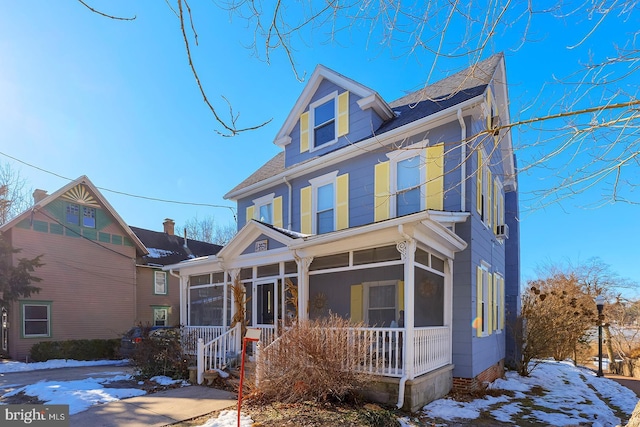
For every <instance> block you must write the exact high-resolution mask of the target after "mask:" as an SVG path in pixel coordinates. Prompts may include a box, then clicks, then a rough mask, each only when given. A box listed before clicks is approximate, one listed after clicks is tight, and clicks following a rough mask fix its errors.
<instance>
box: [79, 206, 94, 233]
mask: <svg viewBox="0 0 640 427" xmlns="http://www.w3.org/2000/svg"><path fill="white" fill-rule="evenodd" d="M82 226H83V227H89V228H96V209H95V208H90V207H87V206H83V207H82Z"/></svg>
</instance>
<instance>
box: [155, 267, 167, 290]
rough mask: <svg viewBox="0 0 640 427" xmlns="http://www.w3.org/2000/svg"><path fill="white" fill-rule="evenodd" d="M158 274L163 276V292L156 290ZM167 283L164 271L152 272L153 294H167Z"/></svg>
mask: <svg viewBox="0 0 640 427" xmlns="http://www.w3.org/2000/svg"><path fill="white" fill-rule="evenodd" d="M158 274H162V275H163V276H164V292H158V278H157V277H158ZM168 288H169V284H168V278H167V272H166V271H154V272H153V294H154V295H167V294H168V293H169V289H168Z"/></svg>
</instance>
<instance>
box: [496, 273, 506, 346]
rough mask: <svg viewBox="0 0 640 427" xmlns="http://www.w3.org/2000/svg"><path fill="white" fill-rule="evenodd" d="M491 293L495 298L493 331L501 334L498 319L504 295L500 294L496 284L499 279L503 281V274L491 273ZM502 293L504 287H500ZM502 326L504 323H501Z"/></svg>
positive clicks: (501, 311)
mask: <svg viewBox="0 0 640 427" xmlns="http://www.w3.org/2000/svg"><path fill="white" fill-rule="evenodd" d="M493 279H494V280H493V286H494V288H493V295H494V298H495V300H496V309H495V312H494V314H493V315H494V316H495V320H494V322H496V325H497V326H496V329H495V333H496V334H501V333H502V329H500V319H501V318H502V314H503V312H504V303H503V302H504V295H500V293H501V292H500V285H499V284H498V282H499V280H498V279H501V280H503V281H504V276H503V275H502V274H501V273H494V274H493ZM502 293H504V287H503V289H502ZM502 327H503V328H504V325H502Z"/></svg>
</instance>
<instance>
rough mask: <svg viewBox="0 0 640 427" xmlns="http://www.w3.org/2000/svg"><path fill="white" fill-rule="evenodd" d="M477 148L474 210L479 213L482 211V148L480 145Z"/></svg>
mask: <svg viewBox="0 0 640 427" xmlns="http://www.w3.org/2000/svg"><path fill="white" fill-rule="evenodd" d="M477 150H478V168H477V170H476V210H477V211H478V213H479V214H481V213H482V149H481V148H480V146H478V148H477Z"/></svg>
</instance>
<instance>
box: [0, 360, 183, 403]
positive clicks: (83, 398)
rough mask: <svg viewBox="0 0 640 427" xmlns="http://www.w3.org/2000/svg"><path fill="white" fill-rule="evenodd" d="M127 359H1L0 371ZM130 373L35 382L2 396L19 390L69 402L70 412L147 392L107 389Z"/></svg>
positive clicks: (161, 378) (170, 381)
mask: <svg viewBox="0 0 640 427" xmlns="http://www.w3.org/2000/svg"><path fill="white" fill-rule="evenodd" d="M126 364H128V362H127V361H126V360H125V361H122V360H98V361H87V362H85V361H76V360H49V361H47V362H37V363H21V362H14V361H2V362H1V363H0V373H8V372H25V371H35V370H40V369H56V368H70V367H78V366H105V365H126ZM132 379H133V377H132V376H131V375H128V374H126V375H115V376H113V375H112V376H109V377H104V378H86V379H82V380H72V381H47V380H42V381H38V382H37V383H35V384H30V385H26V386H24V387H18V388H16V389H14V390H12V391H10V392H9V393H6V394H4V395H3V397H11V396H14V395H16V394H18V393H21V392H22V393H24V394H26V395H28V396H34V397H37V398H38V399H39V400H42V401H43V402H46V403H49V404H53V405H55V404H63V405H69V414H70V415H73V414H76V413H78V412H82V411H86V410H87V409H88V408H89V407H91V406H93V405H99V404H104V403H109V402H113V401H115V400H119V399H126V398H128V397H134V396H141V395H143V394H146V391H144V390H141V389H138V388H110V387H108V385H109V383H111V382H115V381H128V380H132ZM151 381H154V382H156V383H158V384H159V385H170V384H176V383H182V385H188V383H187V382H184V381H182V380H173V379H171V378H169V377H164V376H157V377H153V378H151Z"/></svg>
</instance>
